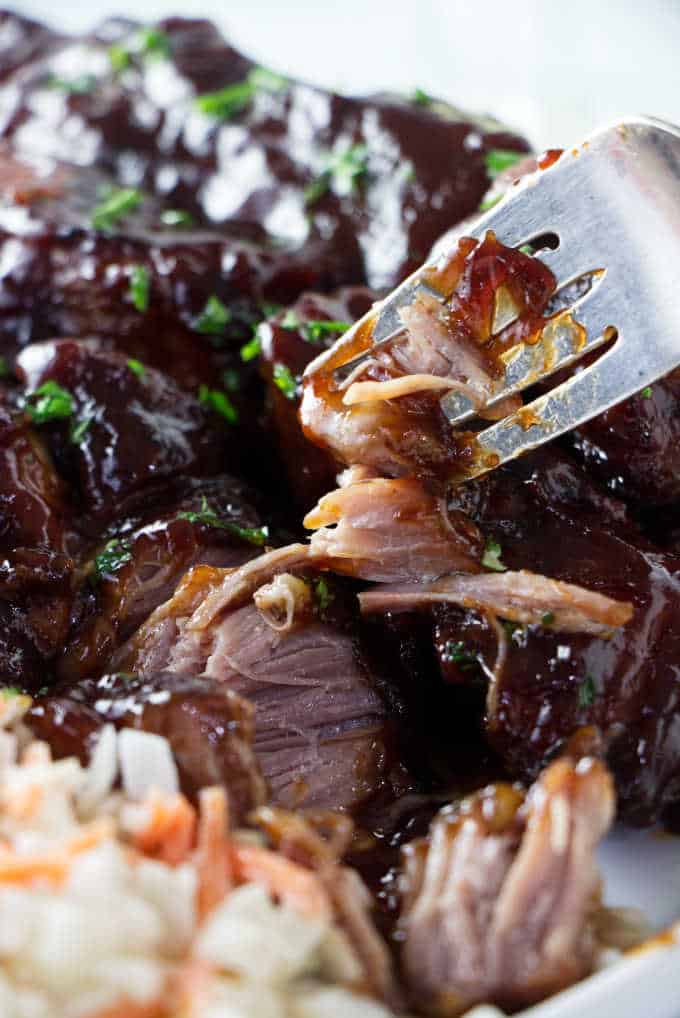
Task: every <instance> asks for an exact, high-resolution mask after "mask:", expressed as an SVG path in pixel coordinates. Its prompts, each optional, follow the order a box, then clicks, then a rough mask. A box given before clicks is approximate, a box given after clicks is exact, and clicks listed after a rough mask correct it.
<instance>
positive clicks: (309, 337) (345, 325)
mask: <svg viewBox="0 0 680 1018" xmlns="http://www.w3.org/2000/svg"><path fill="white" fill-rule="evenodd" d="M280 324H281V328H282V329H290V330H294V331H296V332H299V333H300V334H301V335H302V338H303V339H304V340H306V341H307V342H308V343H321V342H322V341H323V339H324V337H325V336H328V335H332V334H334V333H342V332H347V330H348V329H349V327H350V323H349V322H333V321H327V320H326V319H324V318H310V319H309V321H307V322H303V321H302V320H301V319H300V318H299V317H298V315H296V314H295V312H294V311H290V310H289V311H286V313H285V315H284V316H283V318H282V319H281V323H280Z"/></svg>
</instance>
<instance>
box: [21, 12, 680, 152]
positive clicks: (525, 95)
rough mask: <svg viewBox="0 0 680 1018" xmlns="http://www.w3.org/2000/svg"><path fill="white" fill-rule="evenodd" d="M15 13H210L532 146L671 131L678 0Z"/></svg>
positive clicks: (264, 55)
mask: <svg viewBox="0 0 680 1018" xmlns="http://www.w3.org/2000/svg"><path fill="white" fill-rule="evenodd" d="M10 3H11V0H10ZM14 8H15V9H16V10H20V11H21V12H22V13H27V14H34V15H36V16H38V17H41V18H43V19H45V20H51V21H56V20H57V19H58V23H59V25H60V26H62V27H64V28H66V29H78V28H87V27H89V26H90V25H91V24H92V23H93V21H94V20H95V19H96V18H98V17H99V16H102V15H104V14H107V13H120V14H122V13H128V14H130V15H131V16H133V17H136V18H140V19H142V20H153V19H154V18H156V17H158V16H161V15H163V14H169V13H180V12H181V13H183V14H186V15H196V16H198V15H209V16H211V17H212V18H213V19H214V20H215V21H217V22H219V24H220V25H221V26H222V27H223V28H224V29H225V31H226V32H228V33H229V35H230V37H231V38H232V39H233V40H234V41H235V42H236V43H237V45H240V46H241V47H242V48H243V49H245V50H246V51H248V52H249V53H250V54H251V55H253V56H254V57H256V58H257V59H258V60H260V61H261V62H263V63H267V64H270V65H272V66H274V67H278V68H280V69H281V70H282V71H284V72H288V73H290V74H297V75H298V76H300V77H306V78H310V79H313V80H315V81H318V82H319V83H320V84H325V85H329V86H342V87H345V88H347V89H349V90H355V91H359V90H362V89H377V88H405V89H411V88H412V87H413V86H415V85H418V86H420V87H421V88H424V89H425V90H426V91H428V92H433V93H435V94H439V95H442V96H443V97H445V98H448V99H450V100H451V101H452V102H454V103H455V104H457V105H460V106H462V107H467V108H468V109H470V110H472V111H474V112H493V113H495V114H496V115H498V116H499V117H500V118H502V119H504V120H506V122H507V123H509V124H510V125H512V126H517V127H518V128H521V129H522V130H523V131H524V132H525V133H526V134H527V135H528V136H529V138H531V139H532V141H533V142H534V143H535V144H536V145H538V146H541V147H547V146H549V145H571V144H574V143H575V142H577V141H579V140H581V138H582V137H583V136H585V135H586V134H587V133H589V132H590V131H591V130H592V129H593V128H595V127H596V126H598V125H600V124H602V123H604V122H606V121H609V120H612V119H614V118H615V117H619V116H621V115H625V114H626V113H649V114H653V115H654V116H658V117H664V118H666V119H669V120H675V121H676V122H680V0H635V2H633V0H610V2H607V0H410V2H404V0H373V2H371V0H336V2H334V3H328V2H323V0H248V2H243V0H233V2H226V0H174V3H173V2H171V0H170V2H168V0H138V2H137V3H134V2H130V0H108V2H106V0H104V2H101V0H92V2H86V0H60V2H59V3H58V4H55V3H54V0H25V2H21V0H19V2H17V3H15V4H14ZM55 11H58V15H57V14H55Z"/></svg>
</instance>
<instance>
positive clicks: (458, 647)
mask: <svg viewBox="0 0 680 1018" xmlns="http://www.w3.org/2000/svg"><path fill="white" fill-rule="evenodd" d="M442 661H443V662H444V664H447V665H449V664H454V665H458V667H459V668H460V670H461V671H462V672H469V671H471V670H472V669H473V668H476V667H477V664H478V661H477V655H476V654H474V653H472V651H469V650H467V649H466V647H465V644H464V643H463V642H462V641H461V640H447V641H446V643H445V644H444V647H443V650H442Z"/></svg>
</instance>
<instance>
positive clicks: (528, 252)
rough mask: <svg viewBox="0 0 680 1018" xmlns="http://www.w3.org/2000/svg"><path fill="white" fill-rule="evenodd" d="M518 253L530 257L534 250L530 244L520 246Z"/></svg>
mask: <svg viewBox="0 0 680 1018" xmlns="http://www.w3.org/2000/svg"><path fill="white" fill-rule="evenodd" d="M519 251H520V252H521V253H522V254H525V255H532V254H533V253H534V249H533V247H532V246H531V244H520V246H519Z"/></svg>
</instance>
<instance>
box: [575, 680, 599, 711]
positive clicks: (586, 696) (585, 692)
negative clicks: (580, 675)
mask: <svg viewBox="0 0 680 1018" xmlns="http://www.w3.org/2000/svg"><path fill="white" fill-rule="evenodd" d="M595 695H596V689H595V679H593V677H592V676H591V675H586V677H585V679H584V680H583V682H582V683H581V685H580V686H579V688H578V705H579V707H590V706H591V705H592V704H593V703H594V702H595Z"/></svg>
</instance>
